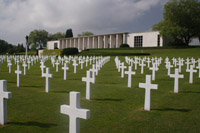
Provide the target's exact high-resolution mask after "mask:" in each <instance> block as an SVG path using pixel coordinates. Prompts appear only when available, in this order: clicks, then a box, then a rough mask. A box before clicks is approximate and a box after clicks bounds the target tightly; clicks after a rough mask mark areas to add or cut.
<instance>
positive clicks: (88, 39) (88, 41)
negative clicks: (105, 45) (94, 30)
mask: <svg viewBox="0 0 200 133" xmlns="http://www.w3.org/2000/svg"><path fill="white" fill-rule="evenodd" d="M87 49H90V37H87Z"/></svg>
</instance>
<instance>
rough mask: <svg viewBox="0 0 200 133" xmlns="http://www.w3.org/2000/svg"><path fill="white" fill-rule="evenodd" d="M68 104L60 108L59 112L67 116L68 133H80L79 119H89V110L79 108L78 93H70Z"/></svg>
mask: <svg viewBox="0 0 200 133" xmlns="http://www.w3.org/2000/svg"><path fill="white" fill-rule="evenodd" d="M69 102H70V104H69V105H61V106H60V112H61V113H62V114H65V115H69V133H80V118H82V119H89V117H90V110H88V109H82V108H81V107H80V92H70V99H69Z"/></svg>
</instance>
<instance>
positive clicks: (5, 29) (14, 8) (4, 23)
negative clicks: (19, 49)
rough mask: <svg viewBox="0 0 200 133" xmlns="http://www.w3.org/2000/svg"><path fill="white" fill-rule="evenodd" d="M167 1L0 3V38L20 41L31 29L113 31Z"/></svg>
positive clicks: (11, 0)
mask: <svg viewBox="0 0 200 133" xmlns="http://www.w3.org/2000/svg"><path fill="white" fill-rule="evenodd" d="M163 1H165V2H166V1H167V0H73V1H72V0H0V31H1V32H0V38H1V39H4V38H6V39H8V41H9V40H10V41H11V43H13V42H15V43H16V42H20V41H23V40H24V37H25V35H27V34H29V32H30V31H32V30H34V29H45V30H47V31H49V32H58V31H62V32H64V31H65V30H66V29H67V28H72V29H73V31H74V32H75V34H78V33H80V32H82V31H92V32H94V33H106V32H114V31H116V30H117V29H118V27H119V26H122V25H126V23H130V22H134V21H135V20H136V19H137V18H139V17H141V16H142V15H143V14H145V12H148V11H149V10H150V9H151V8H154V7H155V6H157V5H162V4H163V3H165V2H163Z"/></svg>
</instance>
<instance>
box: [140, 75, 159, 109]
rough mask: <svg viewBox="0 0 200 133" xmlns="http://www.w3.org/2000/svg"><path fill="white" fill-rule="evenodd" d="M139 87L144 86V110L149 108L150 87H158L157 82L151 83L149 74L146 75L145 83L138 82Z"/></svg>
mask: <svg viewBox="0 0 200 133" xmlns="http://www.w3.org/2000/svg"><path fill="white" fill-rule="evenodd" d="M139 88H145V103H144V110H147V111H150V110H151V89H158V85H157V84H151V75H146V83H139Z"/></svg>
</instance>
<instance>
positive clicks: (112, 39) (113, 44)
mask: <svg viewBox="0 0 200 133" xmlns="http://www.w3.org/2000/svg"><path fill="white" fill-rule="evenodd" d="M110 48H116V37H115V35H110Z"/></svg>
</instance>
